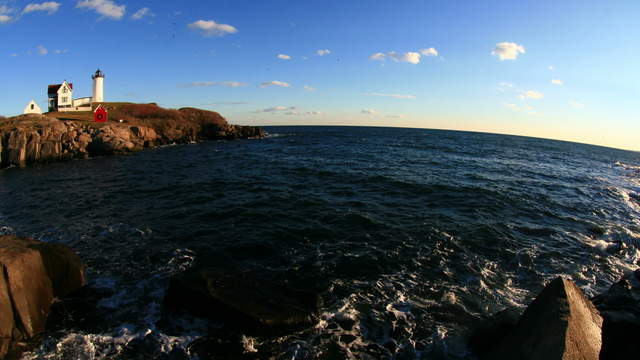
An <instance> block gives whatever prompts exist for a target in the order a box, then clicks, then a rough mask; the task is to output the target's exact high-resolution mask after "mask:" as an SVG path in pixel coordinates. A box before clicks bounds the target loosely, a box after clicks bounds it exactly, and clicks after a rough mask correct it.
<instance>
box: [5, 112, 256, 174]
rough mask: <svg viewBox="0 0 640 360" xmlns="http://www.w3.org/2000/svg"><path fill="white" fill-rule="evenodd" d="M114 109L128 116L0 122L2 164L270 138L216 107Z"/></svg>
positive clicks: (33, 117) (35, 117)
mask: <svg viewBox="0 0 640 360" xmlns="http://www.w3.org/2000/svg"><path fill="white" fill-rule="evenodd" d="M107 107H108V105H107ZM112 110H113V112H114V118H124V119H123V122H122V123H120V122H113V121H110V122H107V123H93V122H91V121H89V120H86V119H85V120H81V119H80V118H81V116H78V119H76V120H71V119H66V118H64V117H61V116H62V115H56V116H58V117H59V118H55V117H53V115H52V116H44V115H21V116H17V117H14V118H9V119H4V120H2V121H0V168H6V167H9V166H20V167H23V166H26V165H29V164H34V163H46V162H53V161H61V160H70V159H82V158H88V157H90V156H101V155H113V154H122V153H128V152H134V151H140V150H143V149H146V148H153V147H156V146H160V145H167V144H174V143H176V144H180V143H190V142H197V141H203V140H219V139H247V138H260V137H264V136H265V132H264V130H263V129H261V128H259V127H255V126H241V125H231V124H229V123H227V121H226V120H225V119H224V118H223V117H222V116H220V115H219V114H218V113H215V112H212V111H205V110H199V109H193V108H184V109H180V110H168V109H162V108H160V107H158V106H156V105H152V104H144V105H143V104H125V105H120V106H115V105H114V107H113V109H112ZM61 114H62V113H61ZM64 115H65V116H72V115H66V114H64ZM85 117H86V116H85Z"/></svg>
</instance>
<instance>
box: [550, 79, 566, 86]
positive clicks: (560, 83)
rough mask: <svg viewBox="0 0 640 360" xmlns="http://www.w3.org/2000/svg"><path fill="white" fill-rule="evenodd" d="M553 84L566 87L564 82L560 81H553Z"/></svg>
mask: <svg viewBox="0 0 640 360" xmlns="http://www.w3.org/2000/svg"><path fill="white" fill-rule="evenodd" d="M551 83H552V84H555V85H564V81H562V80H558V79H551Z"/></svg>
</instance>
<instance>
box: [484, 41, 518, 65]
mask: <svg viewBox="0 0 640 360" xmlns="http://www.w3.org/2000/svg"><path fill="white" fill-rule="evenodd" d="M520 53H522V54H524V53H525V51H524V46H522V45H518V44H516V43H513V42H501V43H497V44H496V47H495V49H493V51H492V52H491V55H497V56H498V57H499V58H500V61H503V60H515V59H517V58H518V55H519V54H520Z"/></svg>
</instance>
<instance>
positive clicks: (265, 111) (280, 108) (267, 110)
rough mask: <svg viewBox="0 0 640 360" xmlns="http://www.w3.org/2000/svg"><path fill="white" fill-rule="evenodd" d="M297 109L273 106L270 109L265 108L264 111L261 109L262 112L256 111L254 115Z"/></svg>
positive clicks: (294, 108)
mask: <svg viewBox="0 0 640 360" xmlns="http://www.w3.org/2000/svg"><path fill="white" fill-rule="evenodd" d="M296 109H297V108H296V107H295V106H281V105H279V106H274V107H270V108H266V109H262V110H256V111H255V112H256V113H274V112H279V111H285V110H290V111H293V110H296Z"/></svg>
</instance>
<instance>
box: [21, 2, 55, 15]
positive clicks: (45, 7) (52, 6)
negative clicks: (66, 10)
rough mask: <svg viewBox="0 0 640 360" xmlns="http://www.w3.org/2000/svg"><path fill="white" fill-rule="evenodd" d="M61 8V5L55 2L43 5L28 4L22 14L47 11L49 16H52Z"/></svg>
mask: <svg viewBox="0 0 640 360" xmlns="http://www.w3.org/2000/svg"><path fill="white" fill-rule="evenodd" d="M59 8H60V3H57V2H55V1H47V2H43V3H41V4H28V5H27V6H25V7H24V10H22V12H23V13H24V14H28V13H30V12H34V11H46V12H47V13H48V14H49V15H51V14H53V13H55V12H56V11H58V9H59Z"/></svg>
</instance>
